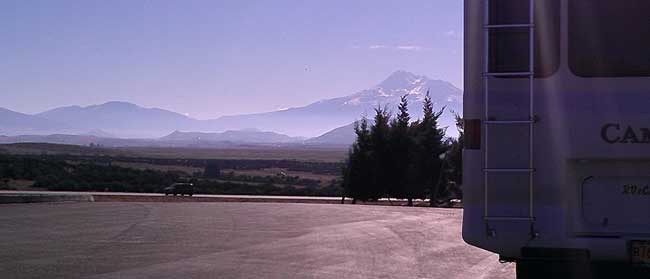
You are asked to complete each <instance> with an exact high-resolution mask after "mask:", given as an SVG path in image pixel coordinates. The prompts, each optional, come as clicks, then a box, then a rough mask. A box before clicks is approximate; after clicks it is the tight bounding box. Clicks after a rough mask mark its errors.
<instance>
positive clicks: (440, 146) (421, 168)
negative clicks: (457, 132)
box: [413, 91, 446, 205]
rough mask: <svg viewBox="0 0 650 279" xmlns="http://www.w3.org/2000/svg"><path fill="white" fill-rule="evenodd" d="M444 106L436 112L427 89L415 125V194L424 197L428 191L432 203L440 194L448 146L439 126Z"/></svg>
mask: <svg viewBox="0 0 650 279" xmlns="http://www.w3.org/2000/svg"><path fill="white" fill-rule="evenodd" d="M444 109H445V108H444V107H443V108H442V109H441V110H440V111H438V112H435V111H434V110H433V102H432V101H431V96H430V95H429V92H428V91H427V95H426V97H425V98H424V101H423V113H424V115H423V117H422V120H421V121H420V122H418V123H417V126H415V127H416V128H415V129H416V131H415V142H416V148H414V150H415V154H413V157H414V162H415V168H416V171H415V180H416V187H415V189H414V196H415V197H418V198H424V197H425V196H426V193H427V192H428V196H429V198H430V199H431V205H433V204H434V203H435V200H436V197H437V194H438V191H439V189H438V184H439V183H438V180H439V178H440V175H441V173H440V171H441V166H442V159H441V158H440V155H442V154H443V153H445V151H446V148H445V145H444V143H443V138H444V136H445V132H444V130H443V129H441V128H439V127H438V119H439V118H440V116H441V115H442V113H443V112H444Z"/></svg>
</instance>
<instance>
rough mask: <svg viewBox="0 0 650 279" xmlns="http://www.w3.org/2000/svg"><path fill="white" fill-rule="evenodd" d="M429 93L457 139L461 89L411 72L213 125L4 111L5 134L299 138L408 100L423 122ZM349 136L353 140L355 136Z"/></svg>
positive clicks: (134, 110)
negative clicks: (251, 133) (257, 133)
mask: <svg viewBox="0 0 650 279" xmlns="http://www.w3.org/2000/svg"><path fill="white" fill-rule="evenodd" d="M427 91H429V92H430V96H431V99H432V101H433V103H434V106H435V109H441V108H442V107H446V113H445V114H443V116H442V117H441V119H440V124H441V125H442V126H449V127H452V128H451V129H449V130H448V135H450V136H454V135H456V134H457V133H456V130H455V128H453V127H454V117H453V114H452V113H451V112H452V111H453V112H457V113H460V112H461V110H462V92H461V90H460V89H458V88H456V87H454V86H453V85H452V84H451V83H449V82H446V81H442V80H433V79H429V78H427V77H426V76H420V75H415V74H412V73H409V72H405V71H397V72H395V73H393V74H391V75H390V76H389V77H388V78H387V79H386V80H384V81H382V82H380V83H379V84H377V85H375V86H372V87H371V88H370V89H367V90H363V91H361V92H357V93H354V94H351V95H347V96H344V97H340V98H334V99H327V100H322V101H318V102H315V103H312V104H309V105H306V106H303V107H297V108H290V109H286V110H281V111H273V112H266V113H256V114H247V115H235V116H225V117H221V118H218V119H213V120H198V119H193V118H190V117H187V116H185V115H182V114H179V113H176V112H172V111H168V110H164V109H159V108H145V107H141V106H138V105H135V104H131V103H126V102H108V103H105V104H100V105H92V106H86V107H80V106H68V107H60V108H56V109H52V110H49V111H46V112H42V113H39V114H36V115H28V114H22V113H17V112H13V111H9V110H3V109H0V135H20V134H23V135H24V134H31V135H43V134H61V133H67V134H84V135H87V134H89V132H88V131H101V133H99V134H98V133H92V134H91V135H95V136H100V137H108V136H107V135H111V136H113V135H114V136H116V137H129V138H133V137H136V138H158V137H161V136H164V135H168V134H170V133H172V132H173V131H179V130H180V131H195V132H211V133H214V132H223V131H229V130H244V129H251V128H255V129H259V130H263V131H273V132H275V133H279V134H283V135H289V136H293V137H295V136H302V137H315V136H319V135H322V134H324V133H326V132H328V131H331V130H333V129H336V128H339V127H342V126H345V125H349V124H350V123H352V122H354V121H355V120H358V119H360V118H361V117H362V116H363V115H367V116H368V117H369V118H372V116H373V114H374V109H375V108H376V107H377V106H379V105H381V106H386V107H387V108H388V109H389V110H392V111H393V112H395V111H396V110H397V108H396V107H397V104H398V103H399V101H400V97H401V96H403V95H407V96H408V100H409V104H410V112H411V115H412V118H413V119H417V118H419V117H421V115H422V112H421V111H422V100H423V99H424V97H425V95H426V92H427ZM348 130H349V129H343V130H339V132H341V131H348ZM346 133H347V134H348V136H349V131H348V132H346ZM326 138H327V137H326Z"/></svg>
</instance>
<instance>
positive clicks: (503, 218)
mask: <svg viewBox="0 0 650 279" xmlns="http://www.w3.org/2000/svg"><path fill="white" fill-rule="evenodd" d="M483 220H488V221H535V217H530V216H483Z"/></svg>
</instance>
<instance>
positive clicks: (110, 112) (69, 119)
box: [37, 102, 200, 137]
mask: <svg viewBox="0 0 650 279" xmlns="http://www.w3.org/2000/svg"><path fill="white" fill-rule="evenodd" d="M37 116H38V117H41V118H45V119H49V120H53V121H57V122H62V123H69V124H70V125H71V126H73V127H75V128H76V129H78V130H81V131H89V130H97V129H101V130H103V131H106V132H107V133H109V134H115V135H120V136H125V137H159V136H162V135H164V134H167V133H170V132H172V131H174V130H178V129H188V130H193V129H194V128H198V127H197V126H200V125H198V122H199V121H198V120H195V119H191V118H189V117H187V116H185V115H182V114H179V113H175V112H171V111H168V110H163V109H158V108H143V107H140V106H137V105H134V104H131V103H126V102H108V103H105V104H101V105H93V106H87V107H80V106H69V107H61V108H56V109H53V110H49V111H46V112H43V113H39V114H37Z"/></svg>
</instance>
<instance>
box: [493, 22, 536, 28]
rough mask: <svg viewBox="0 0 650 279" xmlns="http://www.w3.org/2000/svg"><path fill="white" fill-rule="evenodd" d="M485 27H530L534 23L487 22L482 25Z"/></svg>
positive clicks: (533, 25)
mask: <svg viewBox="0 0 650 279" xmlns="http://www.w3.org/2000/svg"><path fill="white" fill-rule="evenodd" d="M484 27H485V28H487V29H505V28H532V27H535V24H530V23H516V24H488V25H485V26H484Z"/></svg>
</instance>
